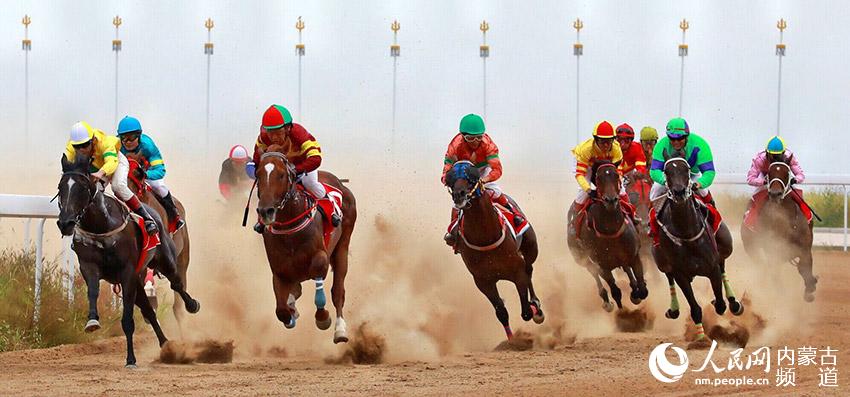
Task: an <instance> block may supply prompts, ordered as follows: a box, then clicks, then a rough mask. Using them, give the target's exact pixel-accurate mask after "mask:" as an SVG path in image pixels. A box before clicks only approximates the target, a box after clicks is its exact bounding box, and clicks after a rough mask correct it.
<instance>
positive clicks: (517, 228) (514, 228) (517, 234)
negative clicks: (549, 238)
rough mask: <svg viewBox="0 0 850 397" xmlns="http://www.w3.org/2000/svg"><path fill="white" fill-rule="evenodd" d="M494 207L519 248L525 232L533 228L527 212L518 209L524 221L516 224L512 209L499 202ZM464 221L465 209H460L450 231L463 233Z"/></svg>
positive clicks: (503, 225)
mask: <svg viewBox="0 0 850 397" xmlns="http://www.w3.org/2000/svg"><path fill="white" fill-rule="evenodd" d="M493 208H494V209H495V210H496V214H498V215H499V218H500V223H501V224H502V227H503V228H505V229H507V231H508V232H509V233H510V234H511V236H513V238H514V240H516V245H517V249H519V247H520V245H522V238H523V236H524V235H525V232H527V231H528V229H530V228H531V223H529V222H528V219H526V218H525V214H524V213H522V212H521V211H520V210H519V209H517V211H518V212H520V214H521V215H522V222H520V223H519V224H514V222H513V221H512V219H514V213H513V212H512V211H511V210H509V209H507V208H505V207H503V206H501V205H499V204H497V203H493ZM463 223H464V217H463V210H460V211H459V213H458V216H457V219H455V220H454V221H452V222H451V223H450V224H449V228H448V233H452V232H453V231H454V230H457V231H458V233H459V234H463Z"/></svg>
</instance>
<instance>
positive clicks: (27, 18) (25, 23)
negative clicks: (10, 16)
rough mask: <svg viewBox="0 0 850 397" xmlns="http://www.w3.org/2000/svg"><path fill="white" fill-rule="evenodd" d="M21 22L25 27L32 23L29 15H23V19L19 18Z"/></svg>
mask: <svg viewBox="0 0 850 397" xmlns="http://www.w3.org/2000/svg"><path fill="white" fill-rule="evenodd" d="M21 23H22V24H24V26H25V27H29V25H30V24H31V23H32V19H30V16H29V15H24V19H21Z"/></svg>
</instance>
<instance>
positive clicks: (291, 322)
mask: <svg viewBox="0 0 850 397" xmlns="http://www.w3.org/2000/svg"><path fill="white" fill-rule="evenodd" d="M283 326H284V327H286V328H287V329H293V328H295V317H291V318H290V319H289V322H288V323H283Z"/></svg>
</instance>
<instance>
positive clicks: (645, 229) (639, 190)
mask: <svg viewBox="0 0 850 397" xmlns="http://www.w3.org/2000/svg"><path fill="white" fill-rule="evenodd" d="M647 179H648V176H647V175H646V174H640V173H637V172H635V173H633V175H632V177H631V183H629V184H628V186H626V192H628V194H629V202H630V203H632V205H633V206H634V207H635V214H636V215H637V216H638V217H639V218H640V219H643V220H644V222H643V223H642V224H641V225H639V226H638V227H637V228H636V229H637V231H638V236H639V237H640V253H641V255H642V257H643V258H650V255H651V254H650V252H649V247H652V240H650V239H649V234H648V233H649V226H648V223H646V221H647V220H648V219H649V208H650V206H651V205H652V203H651V202H650V201H649V192H650V190H651V189H652V181H651V180H649V181H647ZM653 274H658V273H655V272H653Z"/></svg>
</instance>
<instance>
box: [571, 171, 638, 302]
mask: <svg viewBox="0 0 850 397" xmlns="http://www.w3.org/2000/svg"><path fill="white" fill-rule="evenodd" d="M592 175H593V184H594V185H596V197H593V198H591V199H589V200H592V202H591V203H590V204H589V206H588V207H587V210H586V213H585V214H584V216H583V219H582V221H581V224H580V225H578V227H580V228H581V230H579V231H578V233H568V234H567V235H568V237H567V244H568V245H569V247H570V252H571V253H572V254H573V258H574V259H575V261H576V263H578V264H580V265H582V266H584V267H585V268H586V269H587V271H588V272H590V274H591V275H592V276H593V279H594V280H595V281H596V288H597V289H598V290H599V297H601V298H602V302H603V304H602V307H603V308H604V309H605V310H606V311H609V312H610V311H611V310H613V308H614V305H612V304H611V302H610V301H609V300H608V291H606V290H605V287H603V286H602V281H601V280H600V277H601V278H602V279H603V280H605V282H606V283H608V288H610V289H611V296H612V297H613V298H614V302H615V303H616V304H617V308H619V309H622V308H623V304H622V302H621V299H622V292H621V291H620V288H618V287H617V282H616V281H615V280H614V274H613V271H614V269H616V268H622V269H623V272H625V273H626V275H627V276H628V278H629V286H630V287H631V290H632V292H631V294H630V295H629V298H630V299H631V301H632V303H633V304H635V305H637V304H639V303H640V302H641V301H642V300H644V299H646V297H647V296H648V295H649V290H647V288H646V281H645V280H644V278H643V262H642V261H641V258H640V237H639V236H638V232H637V229H635V225H634V224H633V223H632V222H631V221H629V217H628V216H626V215H625V214H624V213H623V209H622V207H621V206H620V183H621V181H620V174H619V173H618V172H617V166H616V165H615V164H613V163H611V162H610V161H597V162H596V163H594V164H593V167H592ZM570 227H575V226H573V224H572V222H571V223H570Z"/></svg>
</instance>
